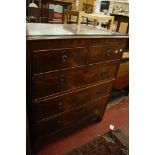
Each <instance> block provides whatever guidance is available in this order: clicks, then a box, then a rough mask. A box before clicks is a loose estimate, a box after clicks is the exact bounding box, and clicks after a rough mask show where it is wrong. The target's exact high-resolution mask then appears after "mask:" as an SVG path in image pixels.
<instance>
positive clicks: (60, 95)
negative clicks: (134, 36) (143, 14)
mask: <svg viewBox="0 0 155 155" xmlns="http://www.w3.org/2000/svg"><path fill="white" fill-rule="evenodd" d="M127 40H128V38H127V37H122V36H121V37H117V36H114V37H112V36H111V37H106V36H103V37H91V36H90V37H86V38H85V37H83V36H82V37H58V38H57V37H50V38H47V37H45V38H43V37H42V38H40V39H32V38H31V39H27V113H28V119H29V122H30V125H29V126H30V137H31V139H32V141H33V143H34V144H38V143H41V142H42V141H44V139H46V138H47V137H52V136H53V135H56V134H57V133H60V132H63V131H64V130H67V129H69V128H71V127H74V126H77V125H80V123H81V122H86V121H87V120H89V119H93V118H95V119H99V120H101V119H102V117H103V114H104V112H105V109H106V105H107V101H108V97H109V95H110V93H111V90H112V87H113V83H114V80H115V77H116V74H117V70H118V67H119V63H120V59H121V56H122V53H123V50H124V49H125V47H126V43H127Z"/></svg>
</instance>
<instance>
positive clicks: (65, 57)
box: [61, 51, 68, 63]
mask: <svg viewBox="0 0 155 155" xmlns="http://www.w3.org/2000/svg"><path fill="white" fill-rule="evenodd" d="M67 58H68V56H67V54H66V51H64V52H63V54H62V57H61V61H62V63H65V62H66V61H67Z"/></svg>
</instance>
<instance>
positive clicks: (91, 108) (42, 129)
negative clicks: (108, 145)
mask: <svg viewBox="0 0 155 155" xmlns="http://www.w3.org/2000/svg"><path fill="white" fill-rule="evenodd" d="M107 99H108V96H105V97H102V98H100V99H98V100H96V101H93V102H91V103H90V104H89V105H88V106H85V107H81V108H77V109H74V110H72V111H70V112H66V113H64V114H63V115H60V116H58V117H55V118H54V117H53V118H51V119H49V120H46V121H42V122H39V123H37V124H35V129H36V130H35V136H36V138H39V137H44V136H47V135H49V134H52V133H55V132H58V131H61V130H62V129H65V128H68V127H70V126H72V125H75V124H76V123H78V122H81V121H82V120H85V119H87V118H89V117H90V116H96V117H97V116H102V115H103V113H104V111H105V108H106V105H107Z"/></svg>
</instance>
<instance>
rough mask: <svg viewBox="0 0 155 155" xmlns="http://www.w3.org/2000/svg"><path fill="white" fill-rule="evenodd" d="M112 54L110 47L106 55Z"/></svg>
mask: <svg viewBox="0 0 155 155" xmlns="http://www.w3.org/2000/svg"><path fill="white" fill-rule="evenodd" d="M111 54H112V50H111V49H108V50H107V52H106V56H107V57H110V56H111Z"/></svg>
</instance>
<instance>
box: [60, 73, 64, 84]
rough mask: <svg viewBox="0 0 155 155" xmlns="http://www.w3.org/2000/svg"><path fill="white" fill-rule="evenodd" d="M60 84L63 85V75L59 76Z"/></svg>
mask: <svg viewBox="0 0 155 155" xmlns="http://www.w3.org/2000/svg"><path fill="white" fill-rule="evenodd" d="M60 84H61V85H64V84H65V76H64V75H61V77H60Z"/></svg>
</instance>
